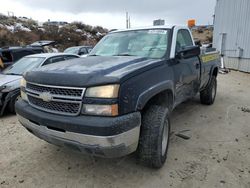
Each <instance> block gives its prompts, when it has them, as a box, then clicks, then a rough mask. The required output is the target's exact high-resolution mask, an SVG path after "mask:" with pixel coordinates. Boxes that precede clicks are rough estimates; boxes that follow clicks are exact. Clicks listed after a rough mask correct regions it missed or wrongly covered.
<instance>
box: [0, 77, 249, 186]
mask: <svg viewBox="0 0 250 188" xmlns="http://www.w3.org/2000/svg"><path fill="white" fill-rule="evenodd" d="M171 122H172V135H171V143H170V148H169V153H168V159H167V163H166V165H165V166H164V167H163V168H162V169H161V170H152V169H149V168H146V167H143V166H141V165H139V164H136V159H135V157H134V155H130V156H126V157H123V158H119V159H100V158H93V157H90V156H84V155H82V154H80V153H76V152H72V151H70V150H68V149H64V148H58V147H56V146H53V145H50V144H48V143H46V142H44V141H42V140H39V139H38V138H36V137H34V136H33V135H31V134H30V133H28V131H26V130H25V129H24V128H23V127H22V126H21V125H20V124H19V123H18V121H17V118H16V116H11V115H5V116H4V117H2V118H1V119H0V187H58V188H62V187H95V188H98V187H101V188H103V187H157V188H158V187H177V188H184V187H187V188H191V187H192V188H193V187H194V188H196V187H202V188H203V187H207V188H212V187H232V188H241V187H243V188H250V123H249V122H250V74H244V73H239V72H231V73H229V74H227V75H220V76H219V78H218V95H217V99H216V102H215V104H214V105H213V106H203V105H201V104H200V103H199V97H196V98H194V99H193V100H191V101H189V102H186V103H184V104H182V105H180V106H179V107H178V108H177V109H176V110H175V111H174V113H173V114H172V117H171ZM180 132H181V133H182V134H185V135H187V136H189V137H190V139H188V140H185V139H183V138H180V137H178V136H176V134H177V133H180Z"/></svg>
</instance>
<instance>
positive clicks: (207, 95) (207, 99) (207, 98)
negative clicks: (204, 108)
mask: <svg viewBox="0 0 250 188" xmlns="http://www.w3.org/2000/svg"><path fill="white" fill-rule="evenodd" d="M211 79H212V80H211V82H210V84H209V85H208V86H207V88H206V89H205V90H203V91H201V92H200V100H201V104H205V105H212V104H213V103H214V101H215V98H216V94H217V79H216V77H215V76H213V77H212V78H211Z"/></svg>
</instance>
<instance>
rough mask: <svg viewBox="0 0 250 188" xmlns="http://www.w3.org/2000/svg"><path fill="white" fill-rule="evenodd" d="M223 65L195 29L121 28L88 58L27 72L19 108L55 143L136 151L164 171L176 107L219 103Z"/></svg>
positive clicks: (32, 127)
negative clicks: (198, 41) (197, 39)
mask: <svg viewBox="0 0 250 188" xmlns="http://www.w3.org/2000/svg"><path fill="white" fill-rule="evenodd" d="M218 67H219V55H218V53H217V52H216V51H214V52H210V53H209V54H201V52H200V48H199V47H198V46H195V44H194V40H193V38H192V35H191V32H190V30H189V29H188V28H187V27H182V26H174V25H172V26H155V27H147V28H138V29H128V30H117V31H113V32H111V33H109V34H108V35H106V36H105V37H104V38H103V39H102V40H101V41H100V42H99V43H98V44H97V45H96V46H95V47H94V49H93V50H92V51H91V53H90V55H89V56H88V57H86V58H82V59H75V60H69V61H65V62H63V63H60V64H53V65H48V66H46V67H43V68H39V69H36V70H33V71H31V72H28V73H26V74H25V75H24V78H23V79H22V84H21V96H22V99H21V100H19V101H17V103H16V112H17V115H18V119H19V121H20V123H21V124H22V125H23V126H24V127H25V128H26V129H27V130H28V131H29V132H31V133H32V134H34V135H35V136H37V137H39V138H41V139H43V140H46V141H47V142H49V143H52V144H55V145H59V146H67V147H70V148H72V149H74V150H77V151H80V152H83V153H86V154H90V155H94V156H99V157H106V158H113V157H121V156H125V155H128V154H130V153H133V152H136V153H137V156H138V160H139V161H140V162H141V163H143V164H145V165H147V166H150V167H153V168H160V167H162V166H163V165H164V163H165V161H166V157H167V151H168V144H169V136H170V119H169V117H170V115H171V112H172V111H173V110H174V109H175V107H176V106H177V105H178V104H180V103H182V102H183V101H186V100H188V99H190V98H191V97H193V96H195V95H197V94H200V98H201V103H202V104H206V105H211V104H213V103H214V101H215V97H216V91H217V80H216V77H217V74H218Z"/></svg>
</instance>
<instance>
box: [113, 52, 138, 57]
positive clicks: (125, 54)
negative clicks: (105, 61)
mask: <svg viewBox="0 0 250 188" xmlns="http://www.w3.org/2000/svg"><path fill="white" fill-rule="evenodd" d="M113 56H135V55H131V54H127V53H124V54H122V53H121V54H116V55H113Z"/></svg>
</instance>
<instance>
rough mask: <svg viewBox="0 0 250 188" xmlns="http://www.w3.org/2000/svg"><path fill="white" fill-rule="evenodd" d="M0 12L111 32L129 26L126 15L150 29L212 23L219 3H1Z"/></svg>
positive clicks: (183, 0)
mask: <svg viewBox="0 0 250 188" xmlns="http://www.w3.org/2000/svg"><path fill="white" fill-rule="evenodd" d="M0 3H1V6H0V13H3V14H7V13H8V12H13V13H14V15H15V16H25V17H28V18H32V19H34V20H37V21H39V22H45V21H47V20H48V19H50V20H51V21H67V22H72V21H81V22H83V23H86V24H90V25H93V26H97V25H100V26H103V27H105V28H108V29H114V28H117V29H122V28H125V27H126V16H125V15H126V12H129V15H130V17H131V27H139V26H150V25H152V23H153V20H155V19H164V20H165V22H166V24H179V25H186V23H187V20H189V19H195V20H196V23H197V25H203V24H212V23H213V14H214V9H215V4H216V0H88V1H87V0H57V1H55V0H0Z"/></svg>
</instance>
